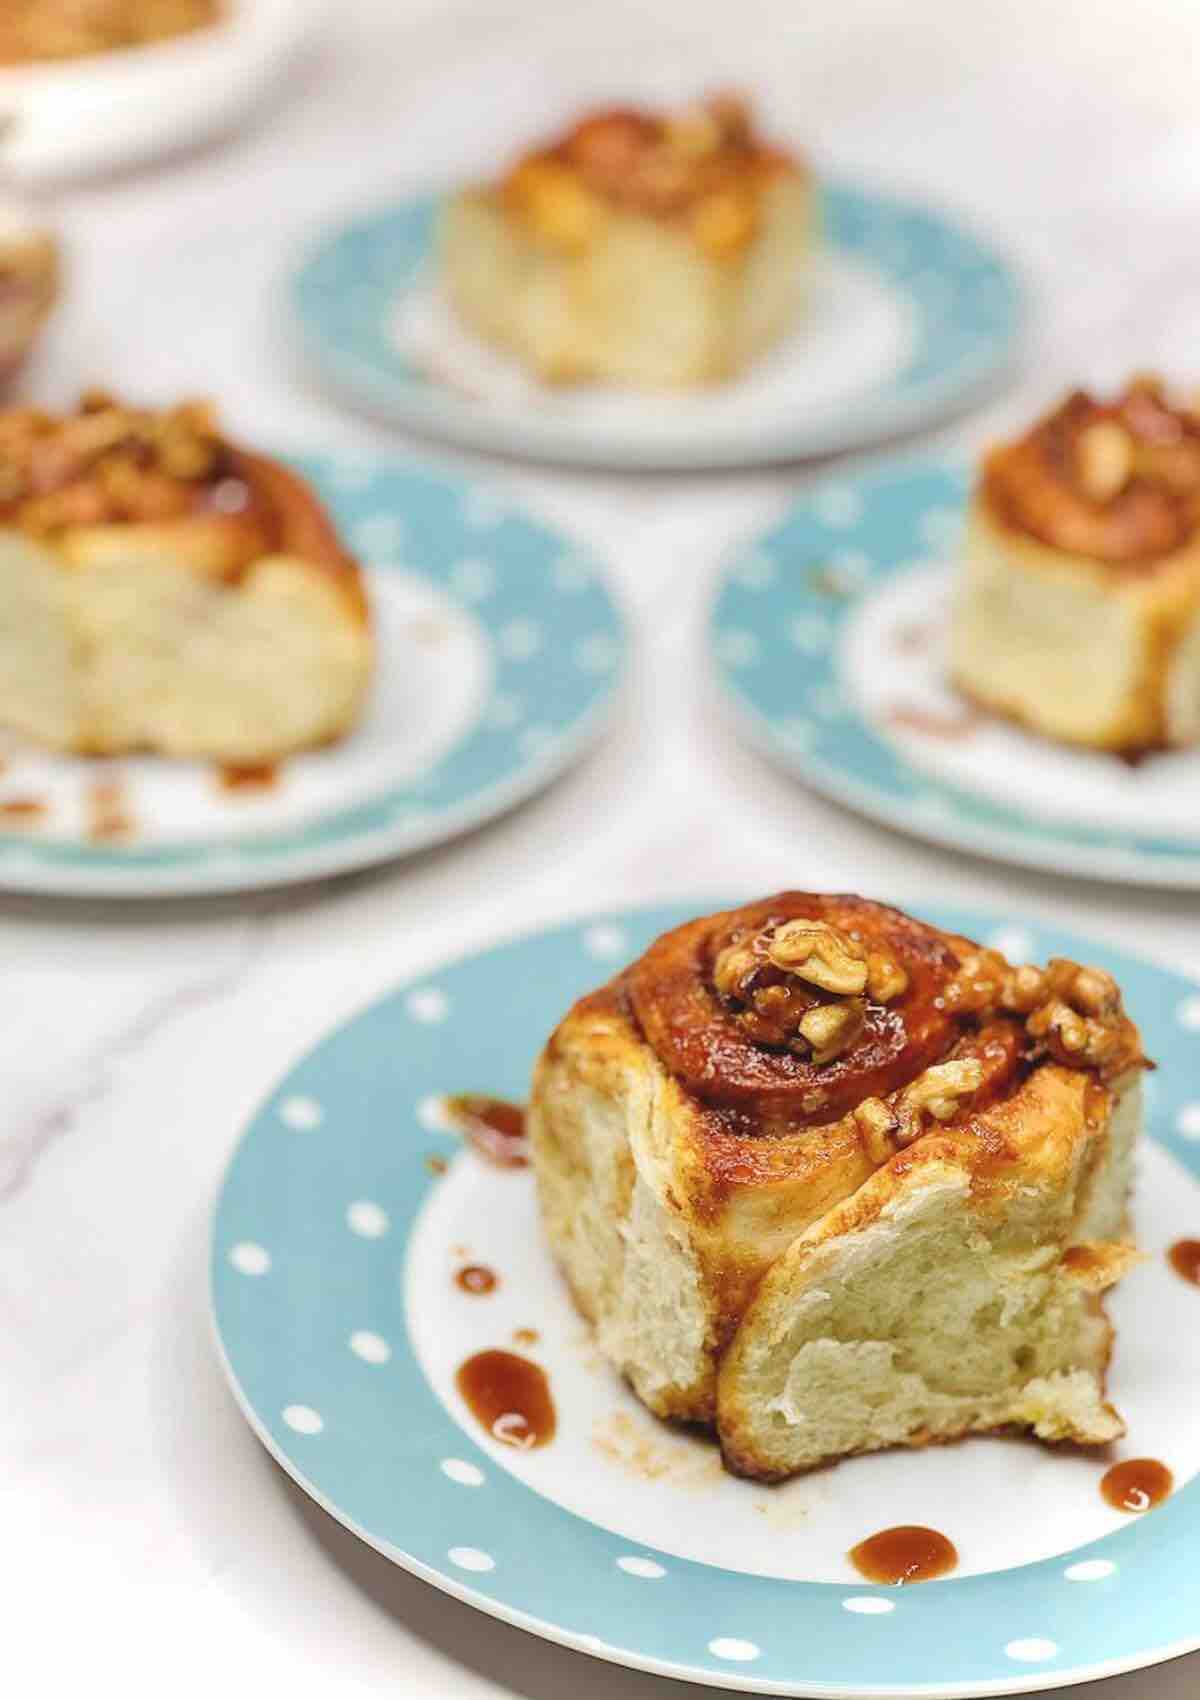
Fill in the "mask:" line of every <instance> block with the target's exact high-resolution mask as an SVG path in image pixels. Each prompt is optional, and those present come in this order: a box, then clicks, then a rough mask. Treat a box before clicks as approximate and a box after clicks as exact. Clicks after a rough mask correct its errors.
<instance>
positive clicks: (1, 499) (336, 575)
mask: <svg viewBox="0 0 1200 1700" xmlns="http://www.w3.org/2000/svg"><path fill="white" fill-rule="evenodd" d="M0 524H8V525H15V526H18V527H20V528H21V529H22V530H24V531H26V532H28V533H29V534H30V535H31V536H35V537H37V538H39V539H40V540H41V541H43V542H45V543H47V544H48V545H49V546H50V547H51V548H52V549H53V550H55V552H57V553H58V554H59V556H60V558H61V559H62V560H63V562H64V563H65V564H66V565H68V566H86V565H88V564H91V563H95V562H97V561H99V560H102V559H106V558H108V557H110V556H114V555H116V554H118V553H121V552H123V551H125V550H126V549H128V547H129V546H130V545H131V544H132V545H134V546H135V547H136V548H138V549H139V550H142V551H149V550H153V551H156V552H157V551H159V550H161V551H162V552H163V553H164V554H169V555H171V556H172V557H174V558H177V559H180V560H183V561H185V562H186V563H187V564H188V565H190V566H191V567H193V568H194V570H196V571H197V572H199V573H202V574H203V575H204V576H205V577H208V578H212V579H217V580H220V581H222V582H225V583H228V584H230V585H236V584H237V583H239V582H240V581H241V580H242V579H244V578H245V576H246V575H247V574H248V573H249V572H250V571H251V570H252V569H253V567H254V566H255V564H256V563H257V562H259V561H261V560H262V559H264V558H265V557H267V556H271V555H286V556H288V557H290V558H293V559H295V560H299V561H303V562H305V563H306V564H308V565H310V566H312V567H314V568H316V569H318V570H319V571H320V572H321V573H322V574H323V575H325V576H326V577H327V579H328V581H329V582H330V584H331V585H333V586H334V587H335V588H336V589H337V590H338V592H339V593H340V594H341V595H342V596H343V598H344V599H345V601H346V603H347V605H348V606H349V607H350V609H351V610H352V611H353V613H354V614H355V616H356V618H358V619H359V620H361V621H362V622H364V623H365V622H366V620H367V604H366V596H365V592H364V589H363V585H362V579H361V574H360V571H359V568H358V565H357V563H356V562H355V561H354V560H353V558H352V557H351V556H350V555H349V554H348V553H347V552H346V551H345V549H343V547H342V545H341V543H340V541H339V539H338V536H337V533H336V531H335V529H334V526H333V524H332V522H331V520H330V519H329V517H328V515H327V514H326V513H325V510H324V508H323V507H322V506H321V504H320V502H319V501H318V500H317V498H316V496H315V495H314V494H313V492H312V490H311V489H310V488H309V486H308V485H307V484H306V483H305V481H304V480H303V479H301V478H299V477H298V476H297V475H296V474H295V473H294V472H291V471H289V470H288V469H287V468H286V467H284V466H282V465H281V464H280V463H279V462H277V461H273V460H270V459H268V458H267V457H266V456H263V455H258V454H253V453H251V452H249V451H247V450H244V449H241V448H238V447H236V446H235V445H233V444H232V443H230V442H229V441H228V439H226V438H225V437H224V436H223V435H222V434H221V432H220V430H219V428H218V426H217V423H216V418H215V415H214V414H213V411H212V409H211V408H210V407H209V406H208V405H207V404H206V403H202V402H184V403H181V404H179V405H178V406H176V407H173V408H170V409H168V410H165V411H163V412H159V413H154V412H150V411H147V410H145V409H134V408H129V407H125V406H123V405H121V404H120V403H118V402H116V401H115V400H114V399H113V398H112V397H110V396H108V395H107V394H104V393H103V392H91V393H89V394H86V395H85V396H84V397H83V399H82V401H81V403H80V405H79V407H78V409H77V410H76V411H75V412H74V413H73V414H69V415H65V416H59V417H56V416H53V415H51V414H48V413H45V412H43V411H42V410H40V409H35V408H9V409H6V410H4V411H3V412H0Z"/></svg>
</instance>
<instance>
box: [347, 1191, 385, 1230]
mask: <svg viewBox="0 0 1200 1700" xmlns="http://www.w3.org/2000/svg"><path fill="white" fill-rule="evenodd" d="M346 1226H347V1227H348V1228H349V1229H350V1232H351V1233H352V1234H359V1235H360V1236H361V1237H362V1238H363V1239H364V1240H378V1239H382V1238H383V1236H384V1234H386V1233H387V1231H388V1228H389V1226H390V1224H389V1222H388V1215H387V1211H386V1210H384V1209H383V1207H382V1206H381V1205H378V1204H374V1203H372V1201H371V1200H370V1199H369V1198H356V1199H355V1200H354V1203H353V1204H351V1205H348V1206H347V1209H346Z"/></svg>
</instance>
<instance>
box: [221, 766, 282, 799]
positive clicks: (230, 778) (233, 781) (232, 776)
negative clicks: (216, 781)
mask: <svg viewBox="0 0 1200 1700" xmlns="http://www.w3.org/2000/svg"><path fill="white" fill-rule="evenodd" d="M278 783H279V763H278V762H274V761H261V762H245V763H240V762H228V763H226V765H225V766H224V767H222V768H221V770H220V786H221V789H222V791H234V792H240V791H271V790H274V788H275V786H276V785H278Z"/></svg>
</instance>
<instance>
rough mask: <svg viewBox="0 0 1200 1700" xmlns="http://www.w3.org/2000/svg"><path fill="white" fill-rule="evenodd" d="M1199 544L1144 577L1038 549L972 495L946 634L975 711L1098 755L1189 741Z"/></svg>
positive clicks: (1198, 671)
mask: <svg viewBox="0 0 1200 1700" xmlns="http://www.w3.org/2000/svg"><path fill="white" fill-rule="evenodd" d="M1198 627H1200V544H1198V545H1194V546H1189V548H1188V549H1187V550H1185V551H1182V552H1181V553H1180V554H1179V555H1177V556H1174V557H1170V558H1168V559H1166V560H1164V561H1162V562H1160V563H1157V564H1156V565H1155V566H1154V567H1153V568H1152V569H1148V570H1146V571H1144V572H1131V571H1125V570H1121V569H1119V568H1114V567H1112V566H1109V565H1106V564H1102V563H1099V562H1095V561H1089V560H1087V559H1085V558H1083V557H1081V556H1073V555H1069V554H1066V553H1064V552H1063V551H1061V550H1056V549H1052V548H1050V547H1049V546H1048V545H1046V544H1044V543H1040V542H1038V541H1037V540H1036V539H1034V538H1031V537H1028V536H1025V535H1023V534H1019V533H1016V532H1014V531H1012V530H1010V529H1008V528H1006V527H1005V526H1003V525H1002V524H1001V523H1000V522H999V521H998V520H997V518H996V517H995V515H994V514H993V513H992V511H991V510H990V508H989V507H988V505H987V504H986V503H985V502H984V501H983V500H982V499H981V498H980V497H978V496H977V497H976V499H975V501H974V503H973V506H972V511H971V515H970V521H969V524H968V528H967V541H966V555H965V561H964V569H963V576H962V580H961V582H960V586H959V591H958V595H957V597H956V601H955V607H954V614H953V620H952V624H951V666H952V670H953V674H954V677H955V680H956V681H957V683H958V684H959V686H960V687H961V688H962V689H963V690H964V691H965V692H966V693H967V694H968V695H969V696H970V697H972V698H973V699H974V700H975V701H977V702H980V703H982V704H984V705H985V706H986V707H988V708H992V709H995V710H996V711H998V712H999V713H1001V714H1004V715H1007V716H1009V717H1010V718H1012V719H1015V720H1019V721H1021V722H1022V723H1024V724H1025V725H1027V726H1029V727H1031V728H1032V729H1034V730H1035V731H1038V732H1042V733H1044V734H1045V735H1046V736H1048V737H1051V738H1058V739H1062V740H1064V741H1066V742H1068V743H1075V744H1083V745H1088V746H1091V747H1094V748H1098V749H1108V750H1123V749H1139V748H1141V749H1145V748H1152V747H1155V746H1157V745H1161V744H1164V743H1171V744H1177V743H1188V742H1192V741H1194V740H1195V739H1196V737H1198V736H1200V629H1198Z"/></svg>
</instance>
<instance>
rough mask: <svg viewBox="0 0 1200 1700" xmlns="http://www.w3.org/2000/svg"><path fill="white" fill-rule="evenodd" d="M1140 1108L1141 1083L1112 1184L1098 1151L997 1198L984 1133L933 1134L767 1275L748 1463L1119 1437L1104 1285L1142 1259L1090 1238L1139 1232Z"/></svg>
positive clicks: (737, 1403)
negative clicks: (988, 1180) (1127, 1222)
mask: <svg viewBox="0 0 1200 1700" xmlns="http://www.w3.org/2000/svg"><path fill="white" fill-rule="evenodd" d="M1054 1072H1056V1073H1057V1072H1060V1071H1054ZM1061 1072H1063V1073H1065V1071H1061ZM1046 1084H1049V1083H1048V1082H1047V1083H1046ZM1056 1084H1057V1083H1056ZM1138 1098H1139V1088H1138V1086H1137V1085H1136V1084H1135V1083H1131V1084H1130V1085H1129V1086H1127V1087H1126V1089H1125V1095H1124V1100H1123V1101H1122V1102H1121V1104H1120V1109H1119V1111H1118V1112H1117V1115H1115V1116H1114V1118H1113V1121H1112V1122H1111V1123H1110V1124H1109V1126H1108V1127H1107V1128H1106V1129H1105V1130H1104V1132H1103V1138H1102V1142H1103V1146H1104V1147H1105V1149H1104V1150H1103V1152H1102V1155H1101V1157H1100V1160H1099V1165H1098V1169H1097V1171H1096V1172H1093V1152H1092V1150H1091V1149H1090V1143H1091V1142H1090V1141H1086V1140H1079V1141H1077V1142H1075V1143H1074V1146H1073V1149H1070V1150H1068V1149H1067V1148H1065V1147H1064V1148H1063V1149H1062V1150H1061V1151H1060V1153H1059V1154H1058V1160H1057V1161H1056V1162H1054V1163H1053V1164H1052V1165H1050V1166H1049V1167H1047V1168H1045V1169H1043V1171H1042V1173H1040V1174H1039V1173H1038V1172H1037V1170H1036V1169H1035V1168H1034V1167H1033V1166H1032V1165H1025V1164H1023V1163H1021V1164H1019V1169H1020V1171H1021V1172H1019V1174H1018V1175H1017V1176H1007V1177H1006V1178H1005V1180H1004V1182H1003V1184H1002V1185H1001V1186H1000V1187H999V1189H998V1190H997V1191H996V1192H994V1193H992V1194H991V1195H990V1196H989V1194H988V1193H987V1191H986V1190H985V1191H983V1192H981V1191H980V1189H979V1177H978V1172H977V1165H976V1153H975V1141H976V1135H974V1134H973V1133H970V1132H963V1133H958V1134H937V1135H928V1136H926V1138H925V1139H924V1140H923V1141H921V1142H919V1143H918V1145H917V1146H916V1147H915V1148H914V1149H913V1151H912V1152H911V1153H910V1154H908V1155H907V1156H905V1157H901V1158H898V1159H893V1161H892V1162H891V1163H890V1164H888V1165H886V1166H885V1167H884V1168H883V1169H882V1170H880V1171H879V1173H878V1174H876V1175H875V1176H873V1177H872V1179H871V1180H870V1181H869V1182H868V1183H867V1184H866V1186H864V1187H863V1188H862V1189H861V1191H860V1192H859V1193H857V1194H856V1195H855V1196H854V1197H853V1198H851V1199H849V1200H847V1201H846V1202H845V1203H843V1204H842V1205H840V1206H839V1207H838V1208H837V1209H835V1210H834V1211H831V1212H830V1213H829V1215H828V1216H826V1217H825V1218H823V1219H822V1221H821V1222H819V1223H816V1224H814V1226H813V1227H812V1228H810V1229H809V1230H808V1231H807V1232H806V1233H805V1234H804V1235H802V1236H801V1237H800V1238H799V1239H798V1240H797V1241H796V1242H795V1243H794V1244H793V1245H792V1246H791V1247H790V1248H789V1250H788V1252H787V1253H786V1254H785V1255H784V1256H783V1257H782V1258H780V1259H779V1261H778V1262H777V1263H776V1264H775V1265H774V1266H773V1268H772V1269H771V1271H770V1272H769V1274H768V1275H767V1277H766V1278H765V1279H764V1281H763V1283H762V1285H761V1287H760V1288H759V1290H758V1293H757V1294H756V1296H755V1299H754V1302H753V1304H752V1305H751V1307H750V1309H749V1311H748V1312H747V1314H746V1317H745V1319H744V1321H743V1323H742V1326H741V1328H740V1329H739V1330H738V1333H737V1336H736V1337H735V1340H734V1342H733V1345H732V1346H731V1348H730V1351H729V1353H728V1354H727V1356H726V1358H725V1360H724V1362H723V1364H722V1367H721V1375H720V1392H719V1410H720V1428H721V1438H722V1443H723V1446H724V1448H725V1451H726V1457H727V1460H728V1462H729V1463H730V1465H731V1467H732V1468H734V1469H736V1470H738V1471H740V1472H741V1473H744V1474H749V1475H755V1476H761V1477H773V1476H784V1475H790V1474H792V1473H793V1472H795V1471H797V1470H802V1469H808V1468H811V1467H812V1466H814V1465H816V1464H819V1463H821V1462H822V1461H824V1460H825V1459H828V1458H834V1457H843V1456H846V1455H848V1454H852V1453H857V1452H869V1451H875V1450H878V1449H879V1448H881V1447H886V1446H892V1445H896V1444H899V1443H901V1442H906V1443H910V1444H911V1443H912V1442H913V1441H917V1442H921V1441H926V1440H948V1439H952V1438H954V1437H955V1436H958V1435H962V1434H967V1433H971V1432H978V1431H986V1430H992V1429H999V1428H1007V1427H1018V1428H1030V1429H1032V1430H1033V1432H1034V1433H1035V1434H1036V1435H1037V1436H1038V1437H1039V1438H1040V1439H1043V1440H1073V1441H1076V1442H1082V1443H1085V1444H1100V1443H1104V1442H1107V1441H1110V1440H1114V1439H1117V1438H1119V1437H1120V1435H1121V1434H1123V1433H1124V1425H1123V1424H1122V1422H1121V1420H1120V1418H1119V1417H1118V1415H1117V1413H1116V1412H1115V1411H1114V1410H1113V1408H1112V1407H1111V1406H1110V1405H1109V1404H1108V1403H1107V1401H1106V1399H1105V1397H1104V1378H1105V1373H1106V1370H1107V1365H1108V1358H1109V1352H1110V1349H1111V1340H1112V1331H1111V1328H1110V1326H1109V1324H1108V1322H1107V1320H1106V1318H1105V1316H1104V1313H1103V1310H1102V1308H1101V1305H1100V1300H1099V1297H1098V1289H1102V1288H1103V1287H1104V1286H1107V1285H1110V1284H1111V1283H1112V1282H1114V1281H1116V1280H1117V1279H1118V1278H1119V1277H1120V1275H1121V1274H1122V1273H1123V1272H1124V1270H1125V1268H1126V1267H1127V1266H1128V1264H1129V1262H1130V1261H1131V1260H1132V1259H1133V1257H1135V1256H1136V1254H1135V1253H1133V1252H1132V1251H1131V1250H1130V1248H1128V1247H1126V1246H1123V1245H1121V1244H1120V1243H1118V1242H1113V1241H1098V1242H1090V1241H1087V1240H1085V1239H1083V1238H1082V1237H1081V1236H1082V1233H1083V1231H1084V1230H1085V1229H1095V1228H1099V1227H1109V1228H1110V1229H1113V1230H1114V1231H1115V1228H1116V1227H1117V1226H1119V1223H1120V1221H1121V1220H1122V1219H1123V1216H1124V1211H1125V1200H1126V1195H1127V1190H1128V1153H1129V1150H1130V1149H1131V1130H1132V1131H1135V1130H1136V1127H1137V1123H1138V1120H1139V1113H1140V1112H1139V1105H1138ZM1059 1108H1060V1109H1063V1108H1065V1105H1062V1106H1059ZM1025 1114H1026V1115H1028V1116H1029V1117H1030V1119H1031V1120H1036V1119H1037V1114H1038V1111H1037V1108H1034V1109H1032V1110H1027V1111H1026V1112H1025ZM1118 1121H1119V1122H1120V1123H1121V1124H1122V1125H1121V1126H1120V1127H1117V1126H1116V1125H1114V1124H1116V1123H1117V1122H1118ZM1085 1202H1086V1204H1087V1205H1089V1206H1090V1208H1087V1209H1085V1208H1084V1206H1085ZM1072 1248H1075V1249H1074V1250H1072Z"/></svg>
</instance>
